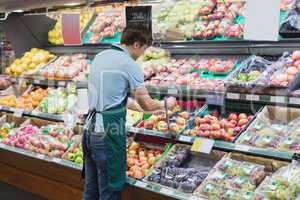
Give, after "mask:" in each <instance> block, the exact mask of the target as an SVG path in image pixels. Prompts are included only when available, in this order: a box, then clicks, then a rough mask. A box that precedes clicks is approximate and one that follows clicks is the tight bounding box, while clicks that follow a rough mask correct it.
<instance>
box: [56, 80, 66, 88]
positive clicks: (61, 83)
mask: <svg viewBox="0 0 300 200" xmlns="http://www.w3.org/2000/svg"><path fill="white" fill-rule="evenodd" d="M58 86H60V87H64V86H66V83H65V82H63V81H58Z"/></svg>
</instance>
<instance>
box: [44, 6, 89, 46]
mask: <svg viewBox="0 0 300 200" xmlns="http://www.w3.org/2000/svg"><path fill="white" fill-rule="evenodd" d="M72 12H74V10H73V11H72ZM92 16H93V12H92V11H81V12H80V30H81V31H82V30H83V29H84V28H85V27H86V25H87V24H88V22H89V21H90V19H91V18H92ZM56 20H57V22H56V24H55V27H54V28H53V29H52V30H50V31H49V32H48V41H49V42H50V43H51V44H54V45H60V44H63V43H64V41H63V37H62V27H61V26H62V21H61V15H59V16H58V17H56Z"/></svg>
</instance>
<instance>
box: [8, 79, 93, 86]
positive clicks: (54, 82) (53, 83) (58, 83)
mask: <svg viewBox="0 0 300 200" xmlns="http://www.w3.org/2000/svg"><path fill="white" fill-rule="evenodd" d="M10 80H11V81H12V82H14V83H22V82H24V81H25V82H27V83H30V84H33V85H38V86H49V87H67V86H68V85H69V84H70V83H74V84H75V85H76V87H77V88H87V87H88V84H87V82H84V81H73V80H48V79H45V78H43V77H34V78H26V77H11V78H10Z"/></svg>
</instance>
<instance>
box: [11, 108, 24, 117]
mask: <svg viewBox="0 0 300 200" xmlns="http://www.w3.org/2000/svg"><path fill="white" fill-rule="evenodd" d="M13 112H14V114H13V115H14V116H15V117H22V115H23V113H24V110H22V109H13Z"/></svg>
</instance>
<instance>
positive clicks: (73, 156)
mask: <svg viewBox="0 0 300 200" xmlns="http://www.w3.org/2000/svg"><path fill="white" fill-rule="evenodd" d="M66 159H67V160H69V161H72V162H75V163H77V164H80V165H82V164H83V151H82V145H81V144H80V145H79V146H78V147H76V148H73V149H72V150H71V151H69V152H68V153H67V155H66Z"/></svg>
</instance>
